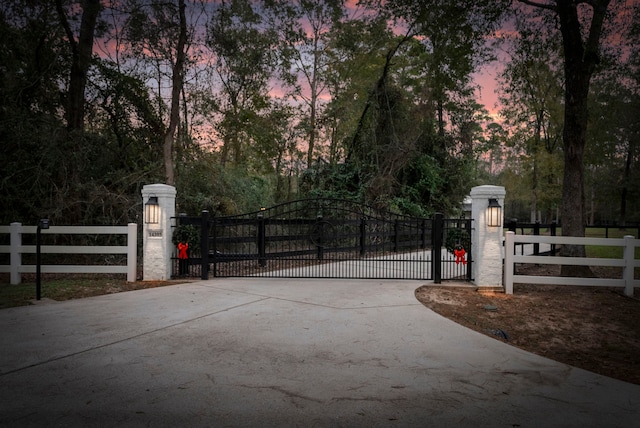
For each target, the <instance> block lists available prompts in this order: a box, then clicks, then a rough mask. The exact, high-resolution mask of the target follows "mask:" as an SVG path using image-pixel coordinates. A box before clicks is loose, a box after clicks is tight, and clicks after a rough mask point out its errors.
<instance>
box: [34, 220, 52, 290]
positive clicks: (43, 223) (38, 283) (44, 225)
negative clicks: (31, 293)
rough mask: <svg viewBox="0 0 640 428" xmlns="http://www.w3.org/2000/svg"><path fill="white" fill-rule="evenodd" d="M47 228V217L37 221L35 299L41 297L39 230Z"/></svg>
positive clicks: (40, 242)
mask: <svg viewBox="0 0 640 428" xmlns="http://www.w3.org/2000/svg"><path fill="white" fill-rule="evenodd" d="M42 229H49V219H46V218H43V219H41V220H40V221H39V222H38V226H37V227H36V300H40V298H41V297H42V269H41V267H40V266H41V265H42V252H41V247H42V239H41V230H42Z"/></svg>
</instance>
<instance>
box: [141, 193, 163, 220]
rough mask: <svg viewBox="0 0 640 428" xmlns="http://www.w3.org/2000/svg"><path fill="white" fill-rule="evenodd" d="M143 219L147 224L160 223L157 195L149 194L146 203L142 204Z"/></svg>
mask: <svg viewBox="0 0 640 428" xmlns="http://www.w3.org/2000/svg"><path fill="white" fill-rule="evenodd" d="M144 221H145V223H147V224H158V223H160V205H159V204H158V197H157V196H149V199H148V200H147V203H146V204H144Z"/></svg>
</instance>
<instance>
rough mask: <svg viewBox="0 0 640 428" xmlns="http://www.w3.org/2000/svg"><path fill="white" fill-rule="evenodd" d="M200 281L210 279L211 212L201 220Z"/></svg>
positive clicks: (205, 214) (204, 213)
mask: <svg viewBox="0 0 640 428" xmlns="http://www.w3.org/2000/svg"><path fill="white" fill-rule="evenodd" d="M200 279H209V211H207V210H202V215H201V218H200Z"/></svg>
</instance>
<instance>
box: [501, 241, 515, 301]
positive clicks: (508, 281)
mask: <svg viewBox="0 0 640 428" xmlns="http://www.w3.org/2000/svg"><path fill="white" fill-rule="evenodd" d="M515 236H516V234H515V232H511V231H509V232H507V234H506V237H505V242H504V245H505V248H504V292H505V293H506V294H513V261H512V259H513V254H514V248H513V247H514V238H515Z"/></svg>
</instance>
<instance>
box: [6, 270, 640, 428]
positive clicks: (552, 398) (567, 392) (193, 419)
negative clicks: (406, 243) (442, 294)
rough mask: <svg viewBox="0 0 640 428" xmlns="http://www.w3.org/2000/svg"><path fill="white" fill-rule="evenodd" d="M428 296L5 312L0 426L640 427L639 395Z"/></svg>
mask: <svg viewBox="0 0 640 428" xmlns="http://www.w3.org/2000/svg"><path fill="white" fill-rule="evenodd" d="M423 283H424V282H416V281H378V280H349V281H341V280H309V279H307V280H283V279H265V278H259V279H224V280H210V281H201V282H194V283H190V284H181V285H174V286H170V287H163V288H156V289H148V290H140V291H134V292H128V293H120V294H113V295H108V296H101V297H95V298H88V299H82V300H75V301H67V302H47V301H41V302H40V303H39V304H37V305H34V306H29V307H22V308H15V309H5V310H2V311H0V341H1V344H2V351H1V354H0V397H1V402H0V426H10V427H14V426H38V427H42V426H67V427H75V426H82V427H85V426H86V427H91V426H114V427H115V426H117V427H123V426H125V427H126V426H136V427H137V426H151V427H154V426H157V427H163V426H181V427H184V426H194V427H199V426H208V427H213V426H304V427H309V426H321V427H325V426H330V427H333V426H335V427H339V426H345V427H355V426H363V427H364V426H366V427H372V426H381V427H396V426H423V427H424V426H434V427H442V426H474V427H476V426H483V427H518V426H520V427H540V426H546V427H553V426H562V427H586V426H594V427H602V426H608V427H611V426H620V427H630V426H640V386H637V385H632V384H628V383H625V382H620V381H617V380H613V379H610V378H606V377H603V376H599V375H596V374H593V373H590V372H586V371H584V370H580V369H576V368H573V367H570V366H567V365H564V364H560V363H556V362H553V361H551V360H548V359H545V358H541V357H538V356H535V355H533V354H530V353H527V352H524V351H521V350H519V349H516V348H513V347H510V346H508V345H506V344H504V343H501V342H499V341H497V340H493V339H491V338H488V337H485V336H483V335H481V334H478V333H475V332H473V331H471V330H469V329H466V328H464V327H461V326H459V325H457V324H455V323H453V322H451V321H449V320H447V319H445V318H442V317H440V316H439V315H437V314H435V313H434V312H432V311H430V310H428V309H426V308H425V307H424V306H422V305H421V304H420V303H419V302H418V301H417V300H416V299H415V298H414V290H415V289H416V288H417V287H418V286H420V285H422V284H423ZM44 296H46V284H45V291H44Z"/></svg>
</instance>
